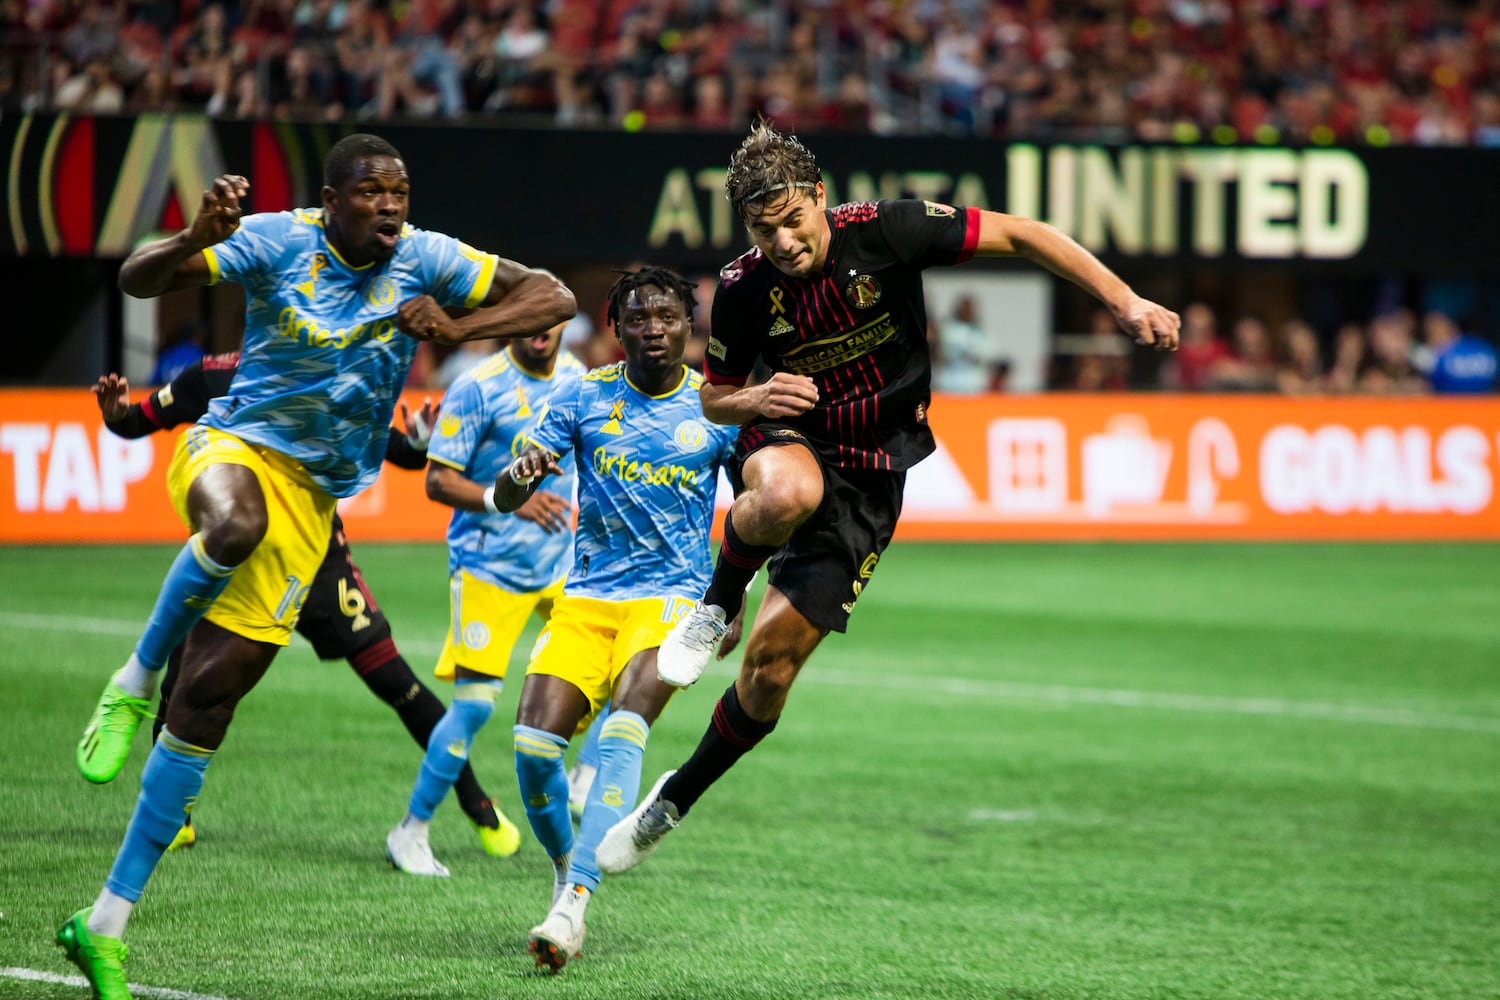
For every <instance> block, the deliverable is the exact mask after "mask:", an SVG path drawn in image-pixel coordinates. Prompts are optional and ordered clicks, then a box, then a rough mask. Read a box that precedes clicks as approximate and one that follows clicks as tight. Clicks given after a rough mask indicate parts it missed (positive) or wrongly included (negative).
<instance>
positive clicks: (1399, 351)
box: [1359, 309, 1428, 396]
mask: <svg viewBox="0 0 1500 1000" xmlns="http://www.w3.org/2000/svg"><path fill="white" fill-rule="evenodd" d="M1415 325H1416V322H1415V319H1414V318H1413V317H1412V314H1411V312H1410V311H1409V310H1406V309H1397V310H1394V311H1392V312H1388V313H1385V314H1384V315H1381V316H1377V317H1375V321H1374V322H1372V323H1371V324H1370V364H1369V366H1368V367H1366V369H1365V370H1364V372H1363V373H1362V374H1361V375H1360V378H1359V391H1360V392H1367V393H1373V394H1376V395H1403V396H1409V395H1416V394H1420V393H1424V392H1427V390H1428V385H1427V380H1426V379H1425V378H1423V377H1422V373H1421V372H1420V371H1418V370H1417V366H1416V363H1415V360H1414V358H1413V348H1414V344H1413V340H1412V334H1413V329H1412V328H1413V327H1414V326H1415Z"/></svg>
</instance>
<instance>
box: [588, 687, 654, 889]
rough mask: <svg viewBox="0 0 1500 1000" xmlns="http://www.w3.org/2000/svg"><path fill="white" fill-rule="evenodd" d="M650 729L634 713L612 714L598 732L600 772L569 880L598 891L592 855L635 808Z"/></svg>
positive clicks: (598, 875) (597, 870)
mask: <svg viewBox="0 0 1500 1000" xmlns="http://www.w3.org/2000/svg"><path fill="white" fill-rule="evenodd" d="M650 738H651V727H650V726H648V725H647V724H646V720H645V719H643V718H641V717H640V716H639V715H636V714H635V713H634V712H624V711H621V712H611V713H610V716H609V721H607V722H605V723H604V726H603V728H602V729H601V730H600V732H599V773H598V774H597V775H595V777H594V787H592V788H590V789H589V802H588V805H586V806H584V807H583V820H582V821H581V822H580V823H579V824H578V843H577V844H576V845H575V846H574V848H573V865H572V867H571V868H569V869H568V881H569V882H576V883H578V884H579V885H585V886H588V887H589V889H590V891H592V890H594V889H597V888H599V878H600V874H599V865H598V864H597V863H596V862H595V861H594V852H595V851H596V850H598V848H599V841H600V840H603V839H604V834H605V831H607V830H608V829H609V828H610V827H612V826H614V825H615V824H616V823H618V822H619V821H620V820H622V819H624V818H625V817H626V816H627V815H628V814H629V813H630V811H631V810H632V809H634V808H635V798H636V796H637V795H639V794H640V793H641V758H642V757H644V756H645V755H646V741H647V740H648V739H650Z"/></svg>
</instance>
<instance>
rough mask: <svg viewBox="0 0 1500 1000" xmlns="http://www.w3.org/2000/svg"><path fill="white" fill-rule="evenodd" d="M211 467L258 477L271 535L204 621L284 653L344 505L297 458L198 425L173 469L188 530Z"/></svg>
mask: <svg viewBox="0 0 1500 1000" xmlns="http://www.w3.org/2000/svg"><path fill="white" fill-rule="evenodd" d="M212 465H242V466H244V467H245V468H247V469H249V470H250V471H251V472H253V473H254V474H255V479H256V481H257V482H259V483H260V492H261V495H262V496H263V497H264V498H265V503H266V535H265V537H264V538H263V539H261V542H260V544H259V545H257V546H256V547H255V551H254V552H252V553H251V554H250V558H249V559H246V560H245V561H244V563H242V564H241V565H240V567H239V568H238V569H236V570H235V571H234V576H233V577H231V578H230V581H229V586H228V587H226V588H224V592H223V593H222V594H220V595H219V597H218V599H217V600H215V601H214V603H213V605H212V606H211V607H210V608H209V609H208V613H207V614H205V615H204V617H205V618H207V619H208V620H209V621H211V622H213V623H214V624H215V625H218V626H219V627H221V628H224V629H227V630H229V631H230V632H233V633H234V634H235V635H242V636H244V637H245V638H247V639H254V640H256V641H257V642H270V643H275V644H276V645H278V646H285V645H286V644H287V642H288V641H289V640H290V639H291V635H292V629H294V628H295V627H296V625H297V615H298V614H299V613H300V612H301V610H302V602H303V601H305V600H307V592H308V590H309V589H310V588H311V587H312V582H313V578H314V577H315V576H317V574H318V567H319V566H320V565H322V563H323V554H324V552H325V551H326V550H327V549H328V537H329V535H330V534H331V533H332V530H333V514H334V509H335V507H336V505H337V503H338V501H337V500H336V499H335V498H334V497H332V496H330V495H329V494H328V492H327V491H326V490H324V489H323V488H322V487H321V486H319V485H318V484H317V483H315V482H313V480H312V477H311V476H309V475H308V474H307V471H306V470H305V469H303V467H302V463H301V462H298V461H297V460H296V459H294V458H288V457H287V456H286V455H283V454H281V453H280V452H278V451H274V450H272V449H270V448H266V447H263V446H261V445H257V444H251V443H249V442H247V441H241V440H240V439H239V438H237V437H235V436H234V435H233V434H226V433H225V432H224V431H220V430H216V429H214V428H212V427H205V426H203V425H201V424H194V425H193V426H192V427H190V428H188V429H187V431H185V432H184V433H183V434H182V435H181V436H180V437H179V438H178V439H177V450H176V451H175V452H174V453H173V455H172V463H171V465H169V466H168V467H167V492H168V493H169V494H170V496H171V498H172V506H173V507H174V508H175V509H176V511H177V516H178V517H179V518H181V519H182V523H183V524H185V525H187V526H188V530H190V531H192V530H196V526H195V525H194V524H193V523H192V519H191V518H190V517H189V516H188V506H187V500H188V490H189V488H191V487H192V485H193V481H194V480H196V479H197V478H198V477H199V476H200V475H202V473H203V471H204V470H205V469H207V468H208V467H209V466H212Z"/></svg>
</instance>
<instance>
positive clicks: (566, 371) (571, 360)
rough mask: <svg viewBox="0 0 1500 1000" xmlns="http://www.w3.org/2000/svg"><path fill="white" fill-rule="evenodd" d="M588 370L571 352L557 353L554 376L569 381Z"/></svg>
mask: <svg viewBox="0 0 1500 1000" xmlns="http://www.w3.org/2000/svg"><path fill="white" fill-rule="evenodd" d="M588 370H589V366H588V365H586V364H584V363H583V362H582V361H580V360H578V355H576V354H574V353H573V352H572V351H569V350H562V351H559V352H558V354H557V367H556V368H555V369H554V372H555V376H556V375H560V376H565V377H567V378H569V379H575V378H579V377H581V376H583V375H584V374H586V373H587V372H588ZM555 376H554V377H555Z"/></svg>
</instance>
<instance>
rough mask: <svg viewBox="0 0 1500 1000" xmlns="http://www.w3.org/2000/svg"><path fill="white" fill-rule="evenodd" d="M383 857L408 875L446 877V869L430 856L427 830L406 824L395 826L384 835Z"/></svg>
mask: <svg viewBox="0 0 1500 1000" xmlns="http://www.w3.org/2000/svg"><path fill="white" fill-rule="evenodd" d="M385 859H386V860H387V861H389V862H390V863H391V867H392V868H395V869H397V870H398V871H403V872H406V873H407V874H408V875H433V876H437V877H438V878H447V877H448V869H447V867H446V866H445V865H444V864H443V863H442V862H441V861H439V860H438V859H437V858H435V857H433V856H432V847H431V846H430V845H429V844H428V843H427V831H426V830H419V829H416V828H413V827H410V826H408V825H406V824H405V823H401V824H398V825H397V827H396V828H395V829H394V830H392V831H391V832H390V833H388V834H386V836H385Z"/></svg>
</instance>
